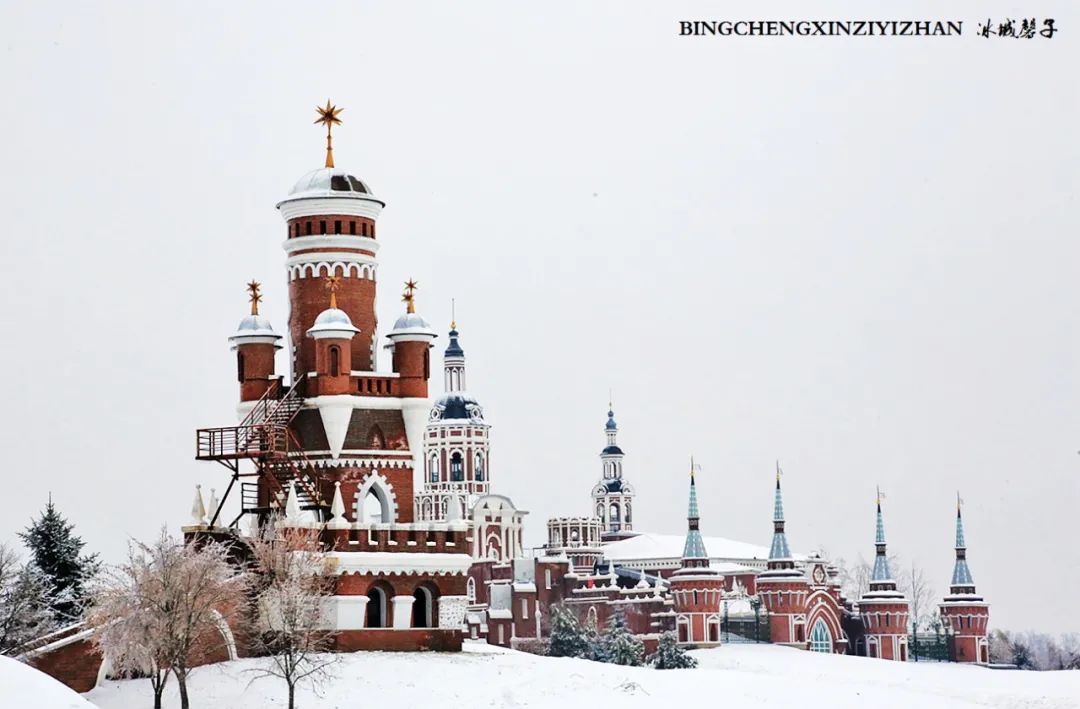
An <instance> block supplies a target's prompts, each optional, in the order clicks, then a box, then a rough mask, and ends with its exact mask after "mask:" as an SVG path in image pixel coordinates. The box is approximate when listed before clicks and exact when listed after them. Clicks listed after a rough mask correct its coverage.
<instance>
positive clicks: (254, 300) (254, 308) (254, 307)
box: [247, 279, 262, 315]
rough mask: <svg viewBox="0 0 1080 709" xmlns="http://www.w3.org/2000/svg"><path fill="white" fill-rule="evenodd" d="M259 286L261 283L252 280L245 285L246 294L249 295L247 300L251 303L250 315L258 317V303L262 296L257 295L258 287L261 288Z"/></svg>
mask: <svg viewBox="0 0 1080 709" xmlns="http://www.w3.org/2000/svg"><path fill="white" fill-rule="evenodd" d="M261 285H262V284H261V283H259V282H258V281H256V280H254V279H252V281H251V283H248V284H247V290H248V293H249V294H250V295H249V296H248V300H250V301H251V314H252V315H258V314H259V301H261V300H262V296H261V295H259V286H261Z"/></svg>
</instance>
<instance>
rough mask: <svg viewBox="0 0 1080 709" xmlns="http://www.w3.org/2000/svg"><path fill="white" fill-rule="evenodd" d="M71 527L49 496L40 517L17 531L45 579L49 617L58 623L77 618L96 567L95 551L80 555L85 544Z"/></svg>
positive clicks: (96, 569)
mask: <svg viewBox="0 0 1080 709" xmlns="http://www.w3.org/2000/svg"><path fill="white" fill-rule="evenodd" d="M73 529H74V526H73V525H72V524H71V523H70V522H68V521H67V519H65V518H64V516H63V515H62V514H60V513H59V512H58V511H57V509H56V506H55V505H53V502H52V500H51V499H50V500H49V502H48V504H47V505H45V511H44V512H42V514H41V517H40V518H38V519H36V520H31V522H30V526H29V527H27V528H26V531H25V532H19V538H20V539H22V540H23V542H24V543H25V544H26V547H27V549H29V550H30V554H31V556H32V557H33V564H34V566H36V567H37V568H38V569H40V570H41V572H42V573H43V574H45V576H46V577H47V578H48V580H49V585H50V587H51V592H50V593H49V596H50V597H51V598H52V607H53V617H54V618H55V619H56V621H57V622H59V623H70V622H73V621H75V620H77V619H78V618H79V616H80V614H81V613H82V606H83V602H84V600H85V599H86V584H87V582H88V581H89V580H90V579H91V577H93V575H94V574H96V573H97V571H98V568H99V566H100V564H99V562H98V559H97V554H88V555H83V553H82V550H83V547H84V546H86V543H85V542H83V540H82V538H81V537H79V536H78V535H76V534H74V533H73V532H72V530H73Z"/></svg>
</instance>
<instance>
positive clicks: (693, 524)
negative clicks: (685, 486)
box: [682, 457, 709, 568]
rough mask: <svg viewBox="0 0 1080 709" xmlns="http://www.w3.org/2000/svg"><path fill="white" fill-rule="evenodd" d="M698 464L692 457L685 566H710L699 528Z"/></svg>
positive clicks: (684, 549)
mask: <svg viewBox="0 0 1080 709" xmlns="http://www.w3.org/2000/svg"><path fill="white" fill-rule="evenodd" d="M697 468H698V466H697V465H695V464H694V459H693V458H692V457H691V458H690V501H689V504H688V505H687V512H686V521H687V525H686V526H687V530H686V544H685V545H683V561H682V565H683V567H684V568H686V567H689V566H708V565H709V555H708V553H707V552H706V551H705V542H704V541H703V540H702V538H701V531H700V530H699V529H698V524H699V521H700V517H699V513H698V502H697V483H696V482H695V480H694V473H695V471H696V470H697Z"/></svg>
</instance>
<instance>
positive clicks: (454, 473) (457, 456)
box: [450, 453, 465, 483]
mask: <svg viewBox="0 0 1080 709" xmlns="http://www.w3.org/2000/svg"><path fill="white" fill-rule="evenodd" d="M464 479H465V461H464V460H462V458H461V453H454V454H453V455H451V456H450V480H451V482H456V483H459V482H462V481H463V480H464Z"/></svg>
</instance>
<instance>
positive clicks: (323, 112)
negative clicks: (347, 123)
mask: <svg viewBox="0 0 1080 709" xmlns="http://www.w3.org/2000/svg"><path fill="white" fill-rule="evenodd" d="M344 110H345V109H344V108H338V107H337V106H335V105H333V104H332V103H330V99H326V105H325V106H316V107H315V112H316V113H318V114H319V117H318V118H317V119H315V122H316V123H322V124H323V125H324V126H326V167H333V166H334V146H333V142H332V138H331V135H330V131H331V130H332V129H333V127H334V126H336V125H341V119H340V118H338V114H340V113H341V112H342V111H344Z"/></svg>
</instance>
